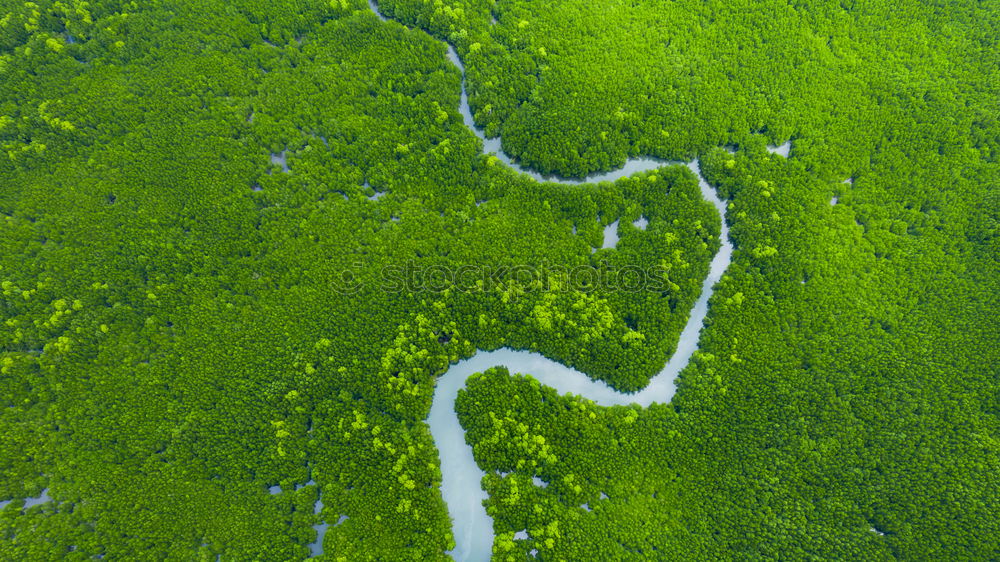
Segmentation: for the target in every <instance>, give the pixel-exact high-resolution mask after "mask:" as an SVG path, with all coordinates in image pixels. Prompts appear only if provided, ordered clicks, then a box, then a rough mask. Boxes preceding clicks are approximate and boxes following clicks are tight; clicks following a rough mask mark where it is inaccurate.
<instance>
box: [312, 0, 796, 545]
mask: <svg viewBox="0 0 1000 562" xmlns="http://www.w3.org/2000/svg"><path fill="white" fill-rule="evenodd" d="M369 6H370V7H371V9H372V11H374V12H375V14H376V15H377V16H378V17H379V18H380V19H381V20H383V21H387V20H386V18H385V17H384V16H382V14H381V13H380V12H379V10H378V5H377V4H376V3H375V1H374V0H369ZM447 47H448V58H449V59H450V60H451V61H452V62H453V63H454V64H455V66H457V67H458V69H459V70H460V71H461V72H462V92H461V101H460V106H459V109H460V111H461V114H462V119H463V121H464V123H465V125H466V126H467V127H468V128H469V129H470V130H471V131H472V132H474V133H475V134H476V136H477V137H479V138H480V140H482V142H483V149H484V151H485V153H487V154H490V153H492V154H494V155H496V157H497V158H499V159H500V160H501V161H502V162H504V163H505V164H507V165H508V166H510V167H511V168H512V169H514V170H517V171H519V172H521V173H523V174H527V175H529V176H531V177H532V178H534V179H536V180H538V181H555V182H559V183H568V184H579V183H589V182H598V181H614V180H616V179H618V178H622V177H627V176H630V175H632V174H634V173H636V172H642V171H647V170H652V169H656V168H660V167H662V166H668V165H678V164H684V163H680V162H666V161H662V160H658V159H655V158H633V159H630V160H628V161H627V162H626V163H625V165H624V166H623V167H622V168H620V169H618V170H614V171H611V172H607V173H601V174H594V175H591V176H587V177H586V178H582V179H568V178H559V177H553V176H543V175H541V174H539V173H537V172H535V171H533V170H529V169H526V168H522V167H520V166H519V165H518V164H516V163H515V162H513V161H512V160H511V158H510V157H509V156H507V155H506V154H505V153H504V152H503V149H502V147H501V144H500V139H499V138H494V139H487V138H486V136H485V134H484V133H483V131H482V130H480V129H479V128H478V127H476V124H475V122H474V120H473V119H472V112H471V111H470V109H469V98H468V95H467V94H466V89H465V67H464V65H463V64H462V61H461V60H460V59H459V57H458V54H457V53H456V52H455V49H454V47H452V46H451V45H447ZM786 144H787V143H786ZM787 149H788V148H787V146H784V145H783V146H782V147H778V149H777V150H776V152H779V153H783V154H782V155H786V156H787ZM685 165H686V166H687V167H688V168H690V169H691V171H692V172H694V174H695V175H696V176H697V177H698V185H699V187H700V189H701V194H702V197H704V198H705V200H707V201H709V202H711V203H712V205H713V206H714V207H715V209H716V211H718V213H719V216H720V217H721V219H722V230H721V232H720V241H721V248H720V249H719V251H718V253H716V255H715V256H714V257H713V259H712V262H711V265H710V267H709V273H708V276H706V278H705V280H704V282H703V283H702V287H701V293H700V295H699V297H698V300H697V301H696V302H695V305H694V307H693V308H692V309H691V312H690V316H689V317H688V321H687V324H685V326H684V330H683V331H682V332H681V335H680V339H679V341H678V343H677V349H676V351H675V352H674V354H673V356H671V358H670V360H669V361H668V362H667V364H666V366H664V368H663V370H662V371H660V372H659V373H658V374H657V375H656V376H654V377H653V378H652V379H651V380H650V382H649V384H648V385H647V386H646V387H645V388H644V389H643V390H641V391H640V392H637V393H633V394H628V393H623V392H618V391H616V390H614V389H613V388H611V387H609V386H608V385H607V384H605V383H603V382H600V381H595V380H593V379H591V378H590V377H588V376H587V375H585V374H583V373H581V372H580V371H577V370H575V369H571V368H569V367H566V366H565V365H562V364H560V363H557V362H555V361H552V360H551V359H548V358H546V357H544V356H542V355H541V354H539V353H532V352H527V351H517V350H513V349H506V348H504V349H499V350H496V351H478V352H477V353H476V354H475V355H473V356H472V357H470V358H468V359H465V360H463V361H459V362H458V363H456V364H454V365H452V366H451V367H450V368H449V369H448V371H447V372H445V373H444V374H443V375H442V376H441V377H439V378H438V380H437V386H436V388H435V391H434V398H433V402H432V405H431V411H430V415H429V416H428V417H427V424H428V426H430V431H431V435H432V436H433V438H434V444H435V446H436V447H437V449H438V451H439V452H440V455H441V495H442V497H443V498H444V501H445V503H446V504H447V506H448V512H449V515H450V516H451V519H452V530H453V532H454V535H455V543H456V546H455V549H454V550H453V551H451V552H450V554H451V555H452V557H453V558H454V559H455V560H457V561H460V562H479V561H485V560H489V559H490V556H491V554H492V546H493V536H494V535H493V520H492V518H490V516H489V515H487V513H486V509H485V507H483V501H484V500H485V499H486V492H485V491H484V490H483V489H482V478H483V476H485V473H484V472H483V471H482V470H481V469H480V468H479V466H478V465H476V461H475V459H474V458H473V455H472V448H471V447H470V446H469V445H467V444H466V442H465V430H463V429H462V426H461V425H460V424H459V422H458V415H457V414H456V413H455V399H456V398H457V397H458V391H459V390H461V389H462V388H464V387H465V381H466V379H468V377H469V376H470V375H472V374H474V373H478V372H482V371H485V370H487V369H489V368H491V367H496V366H505V367H507V369H508V370H509V371H510V372H511V373H512V374H513V373H526V374H530V375H531V376H533V377H534V378H535V379H537V380H538V381H539V382H541V383H542V384H544V385H547V386H549V387H552V388H553V389H555V390H556V391H557V392H559V393H561V394H565V393H573V394H577V395H580V396H583V397H585V398H587V399H589V400H593V401H594V402H595V403H597V404H599V405H602V406H614V405H627V404H633V403H635V404H639V405H640V406H642V407H647V406H649V405H650V404H652V403H654V402H658V403H666V402H669V401H670V399H671V398H672V397H673V395H674V390H675V385H674V381H675V379H676V378H677V374H678V373H680V371H681V370H682V369H683V368H684V367H685V366H687V364H688V362H689V361H690V359H691V356H692V355H693V354H694V352H695V351H696V350H697V349H698V339H699V334H700V333H701V328H702V326H703V325H704V321H705V316H706V315H707V314H708V301H709V299H710V298H711V296H712V290H713V288H714V286H715V284H716V283H717V282H718V281H719V279H720V278H721V277H722V275H723V273H725V271H726V269H727V268H728V267H729V263H730V261H731V259H732V253H733V246H732V243H731V242H730V240H729V228H728V227H727V225H726V220H725V218H726V204H725V202H724V201H722V200H721V199H719V197H718V194H716V192H715V190H714V189H713V188H712V187H711V186H709V185H708V183H707V182H706V181H705V179H704V177H702V175H701V171H700V169H699V164H698V160H694V161H693V162H688V163H686V164H685ZM643 226H645V224H643ZM613 238H617V221H616V222H615V223H614V225H613V227H609V229H608V230H607V231H606V233H605V246H608V247H613V245H614V242H615V241H616V240H614V239H613ZM534 481H535V483H536V485H538V486H545V485H546V483H545V482H543V481H542V480H541V479H539V478H537V477H535V478H534ZM522 534H523V533H522ZM522 538H526V537H522ZM314 552H315V551H314ZM320 552H322V550H321V549H320Z"/></svg>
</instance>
